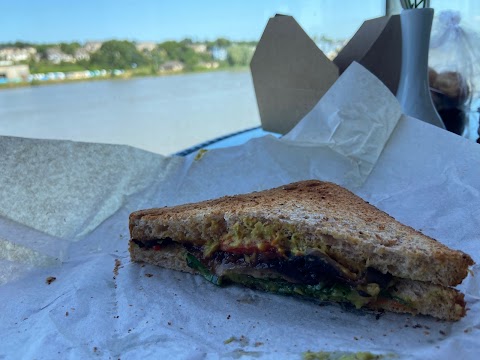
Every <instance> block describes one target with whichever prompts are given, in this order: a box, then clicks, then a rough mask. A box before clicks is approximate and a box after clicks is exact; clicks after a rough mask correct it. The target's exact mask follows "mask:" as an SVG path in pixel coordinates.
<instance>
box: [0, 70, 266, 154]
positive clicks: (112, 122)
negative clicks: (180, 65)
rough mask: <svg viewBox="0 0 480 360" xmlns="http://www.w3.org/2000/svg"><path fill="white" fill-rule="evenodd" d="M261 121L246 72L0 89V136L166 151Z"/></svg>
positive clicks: (172, 150)
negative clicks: (64, 140) (95, 143)
mask: <svg viewBox="0 0 480 360" xmlns="http://www.w3.org/2000/svg"><path fill="white" fill-rule="evenodd" d="M259 125H260V118H259V115H258V108H257V104H256V100H255V93H254V89H253V82H252V80H251V76H250V72H248V71H241V72H230V71H219V72H209V73H200V74H199V73H196V74H184V75H172V76H164V77H146V78H133V79H128V80H103V81H87V82H75V83H64V84H55V85H44V86H43V85H42V86H32V87H25V88H16V89H6V90H1V91H0V135H11V136H22V137H31V138H43V139H68V140H76V141H88V142H101V143H113V144H126V145H132V146H136V147H139V148H142V149H145V150H149V151H152V152H156V153H160V154H164V155H169V154H172V153H175V152H177V151H180V150H183V149H185V148H188V147H190V146H193V145H196V144H198V143H201V142H204V141H206V140H210V139H212V138H215V137H218V136H222V135H225V134H229V133H232V132H235V131H239V130H243V129H246V128H250V127H254V126H259Z"/></svg>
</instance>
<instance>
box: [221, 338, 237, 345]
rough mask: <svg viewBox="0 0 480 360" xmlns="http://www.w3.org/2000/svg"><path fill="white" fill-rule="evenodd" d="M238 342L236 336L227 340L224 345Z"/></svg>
mask: <svg viewBox="0 0 480 360" xmlns="http://www.w3.org/2000/svg"><path fill="white" fill-rule="evenodd" d="M235 340H236V338H235V336H230V337H229V338H228V339H227V340H225V341H224V342H223V343H224V344H225V345H227V344H230V343H231V342H234V341H235Z"/></svg>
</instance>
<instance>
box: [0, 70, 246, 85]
mask: <svg viewBox="0 0 480 360" xmlns="http://www.w3.org/2000/svg"><path fill="white" fill-rule="evenodd" d="M247 70H249V68H248V66H221V67H218V68H215V69H206V68H200V69H195V70H180V71H164V72H157V73H154V72H152V71H151V70H150V69H147V68H138V69H131V70H124V71H121V72H119V71H117V72H114V71H108V72H106V74H105V75H103V76H91V77H83V78H68V77H65V76H64V77H63V78H62V79H58V78H53V77H52V79H50V80H43V81H39V80H32V81H20V82H7V83H0V90H4V89H15V88H22V87H31V86H43V85H55V84H65V83H75V82H85V81H105V80H125V79H131V78H136V77H138V78H140V77H163V76H173V75H186V74H197V73H209V72H221V71H231V72H237V71H238V72H243V71H247Z"/></svg>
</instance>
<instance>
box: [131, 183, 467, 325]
mask: <svg viewBox="0 0 480 360" xmlns="http://www.w3.org/2000/svg"><path fill="white" fill-rule="evenodd" d="M129 227H130V236H131V238H130V244H129V250H130V254H131V258H132V260H133V261H138V262H146V263H150V264H154V265H158V266H161V267H165V268H169V269H173V270H178V271H184V272H187V273H192V274H199V275H202V276H203V277H204V278H205V279H207V280H208V281H210V282H212V283H214V284H216V285H227V284H232V283H233V284H240V285H244V286H247V287H249V288H253V289H259V290H264V291H269V292H274V293H278V294H285V295H296V296H300V297H304V298H308V299H313V300H316V301H320V302H335V303H344V304H349V305H351V306H354V307H356V308H365V309H372V310H376V311H383V310H387V311H394V312H399V313H410V314H424V315H430V316H433V317H436V318H439V319H444V320H449V321H456V320H459V319H460V318H461V317H463V316H465V314H466V306H465V300H464V295H463V294H462V293H460V292H459V291H458V290H456V289H454V288H453V287H454V286H455V285H458V284H460V283H461V282H462V280H463V279H464V278H465V277H466V276H467V274H468V271H469V266H471V265H473V264H474V262H473V260H472V259H471V257H470V256H469V255H467V254H465V253H463V252H461V251H456V250H452V249H450V248H448V247H447V246H445V245H443V244H441V243H439V242H437V241H436V240H434V239H432V238H430V237H428V236H425V235H423V234H422V233H420V232H418V231H416V230H414V229H413V228H411V227H408V226H406V225H403V224H401V223H400V222H398V221H396V220H395V219H394V218H392V217H391V216H389V215H387V214H386V213H385V212H383V211H380V210H379V209H377V208H376V207H374V206H372V205H371V204H369V203H368V202H366V201H364V200H362V199H361V198H360V197H358V196H356V195H354V194H353V193H351V192H350V191H348V190H346V189H344V188H342V187H340V186H338V185H335V184H333V183H329V182H322V181H317V180H309V181H301V182H297V183H292V184H288V185H285V186H281V187H278V188H275V189H270V190H265V191H260V192H253V193H250V194H241V195H235V196H226V197H222V198H219V199H214V200H208V201H203V202H199V203H194V204H186V205H179V206H173V207H164V208H158V209H149V210H141V211H136V212H134V213H132V214H131V215H130V223H129Z"/></svg>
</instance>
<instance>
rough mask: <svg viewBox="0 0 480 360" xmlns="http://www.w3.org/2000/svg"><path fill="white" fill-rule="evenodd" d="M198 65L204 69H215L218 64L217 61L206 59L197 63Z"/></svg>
mask: <svg viewBox="0 0 480 360" xmlns="http://www.w3.org/2000/svg"><path fill="white" fill-rule="evenodd" d="M198 66H200V67H202V68H204V69H217V68H218V67H219V66H220V64H219V63H218V61H207V62H201V63H199V64H198Z"/></svg>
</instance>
